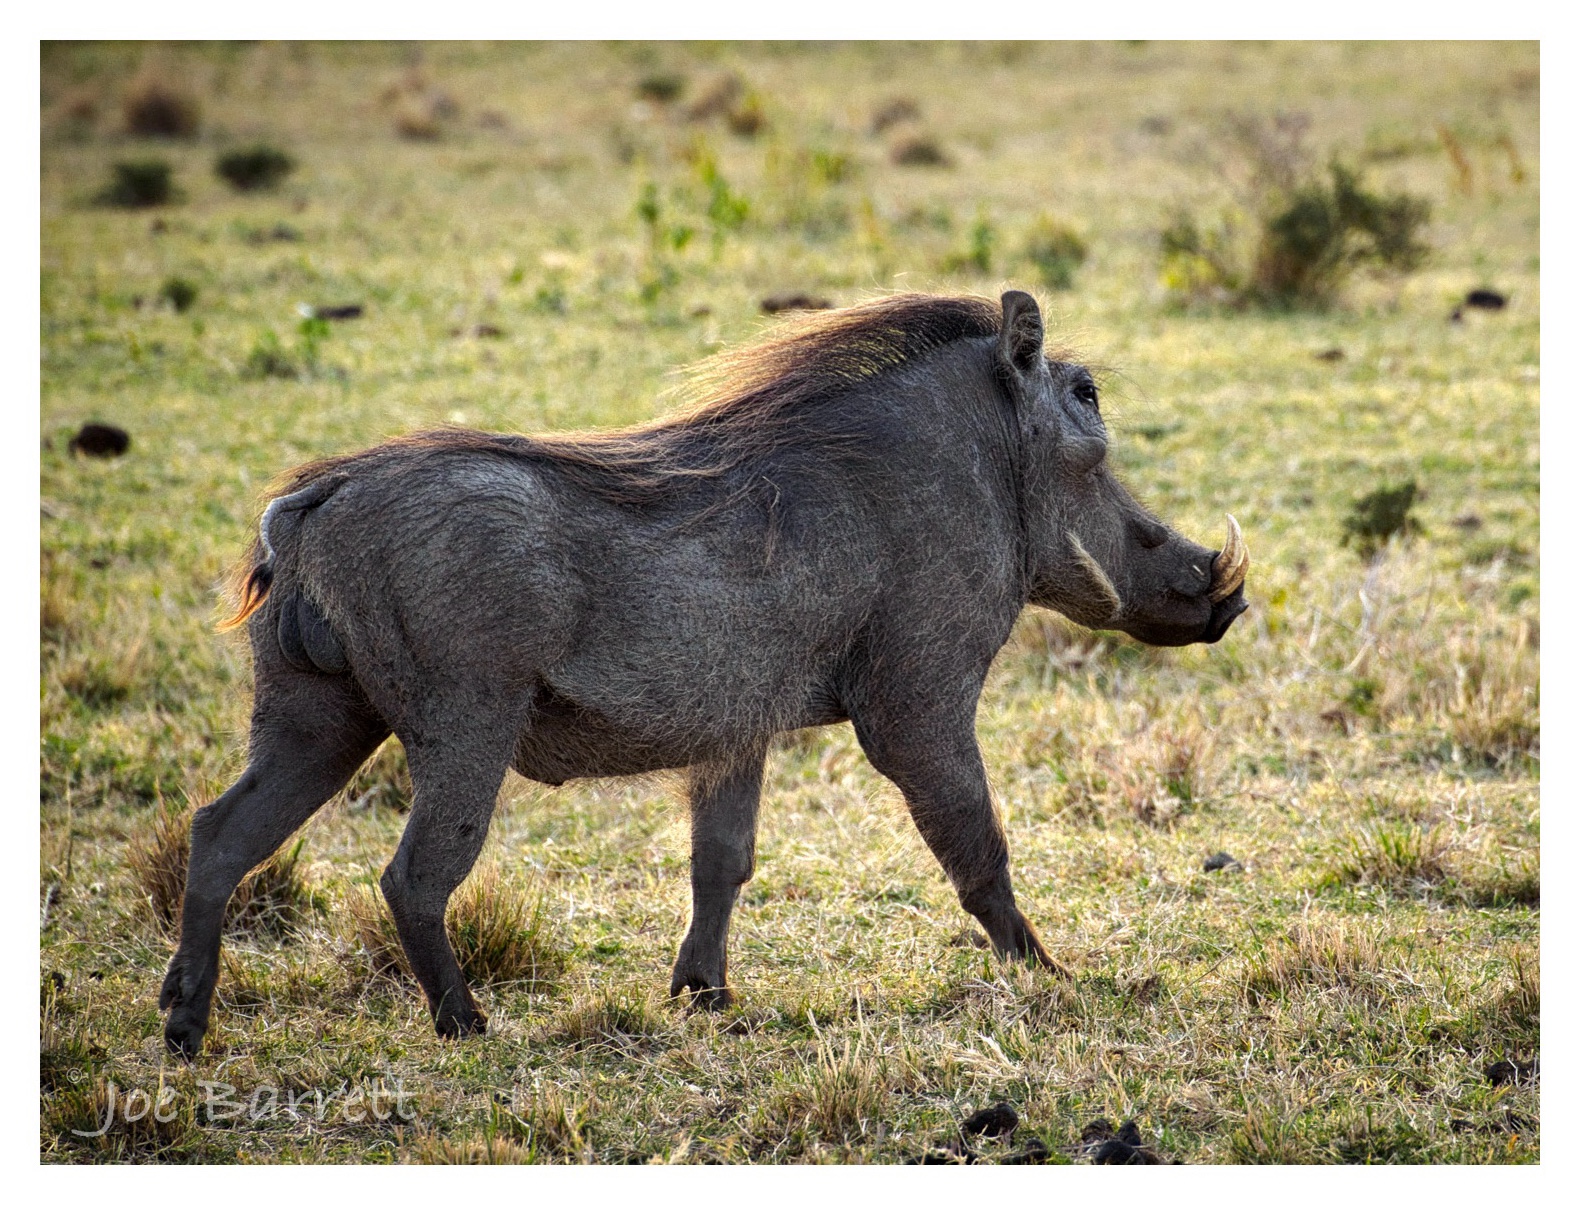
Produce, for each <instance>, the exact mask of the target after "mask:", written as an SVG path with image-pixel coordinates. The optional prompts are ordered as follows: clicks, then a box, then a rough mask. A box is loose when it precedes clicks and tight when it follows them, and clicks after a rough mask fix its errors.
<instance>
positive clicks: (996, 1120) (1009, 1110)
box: [960, 1100, 1020, 1138]
mask: <svg viewBox="0 0 1580 1205" xmlns="http://www.w3.org/2000/svg"><path fill="white" fill-rule="evenodd" d="M1019 1124H1020V1114H1019V1113H1017V1112H1015V1106H1014V1105H1012V1104H1010V1103H1009V1101H1007V1100H1001V1101H997V1102H996V1103H994V1104H992V1105H989V1106H988V1107H987V1108H985V1109H978V1110H977V1111H976V1112H975V1113H973V1114H971V1116H970V1117H967V1118H966V1119H965V1120H964V1121H963V1122H961V1123H960V1132H961V1134H963V1135H964V1136H965V1137H967V1138H973V1137H976V1136H978V1135H980V1136H981V1137H983V1138H1001V1137H1003V1136H1004V1135H1005V1134H1009V1133H1012V1132H1013V1131H1014V1129H1015V1127H1016V1126H1018V1125H1019Z"/></svg>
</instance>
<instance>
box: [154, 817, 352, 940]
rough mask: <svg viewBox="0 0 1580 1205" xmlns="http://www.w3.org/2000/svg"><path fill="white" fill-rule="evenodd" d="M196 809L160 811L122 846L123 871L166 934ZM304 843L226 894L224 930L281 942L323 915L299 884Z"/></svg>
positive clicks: (175, 910)
mask: <svg viewBox="0 0 1580 1205" xmlns="http://www.w3.org/2000/svg"><path fill="white" fill-rule="evenodd" d="M194 810H195V809H193V808H186V809H185V810H182V811H176V810H173V809H170V808H161V809H160V810H159V812H158V814H157V815H156V816H155V817H154V821H153V824H152V825H151V826H150V827H149V828H148V829H147V830H145V831H144V832H143V833H142V834H140V835H139V836H137V837H134V838H133V839H132V840H131V841H130V842H128V844H127V848H126V868H127V870H129V871H130V872H131V875H132V878H133V879H134V880H135V881H136V883H137V886H138V890H139V893H140V895H141V896H142V898H143V899H144V900H145V901H147V903H148V906H149V909H150V911H151V913H152V915H153V919H154V922H155V924H156V925H158V927H159V928H160V930H161V931H163V932H165V933H167V934H169V933H175V932H177V931H178V930H179V928H180V925H181V901H182V899H183V897H184V896H185V895H186V885H187V860H188V858H189V856H190V854H191V850H192V845H191V828H192V814H193V811H194ZM303 844H304V842H303V840H302V839H301V838H298V839H297V841H296V842H295V843H294V844H293V845H291V846H289V847H288V848H286V849H283V850H281V851H280V852H279V853H276V854H275V855H274V856H273V857H271V858H269V859H268V861H266V862H264V863H263V865H261V866H259V867H258V868H257V869H255V870H254V871H253V872H252V873H251V874H249V875H248V876H247V877H246V878H245V879H243V880H242V882H241V885H240V886H239V887H237V888H236V890H235V891H234V892H233V893H232V894H231V897H230V902H229V903H228V904H227V905H226V907H225V927H226V929H227V930H228V931H230V932H232V933H245V934H249V935H254V936H260V935H261V936H267V937H274V938H281V937H285V936H287V935H289V934H290V933H292V932H294V931H295V930H296V929H298V928H299V927H300V926H301V925H302V924H303V923H304V922H305V921H306V920H307V919H308V918H310V917H311V916H312V915H314V914H316V913H322V912H324V911H325V910H326V904H325V902H324V900H323V897H322V896H320V895H319V894H318V893H317V892H316V891H314V890H313V889H312V888H311V887H309V886H308V884H307V882H306V881H305V880H304V879H303V877H302V873H301V868H300V863H301V857H302V848H303Z"/></svg>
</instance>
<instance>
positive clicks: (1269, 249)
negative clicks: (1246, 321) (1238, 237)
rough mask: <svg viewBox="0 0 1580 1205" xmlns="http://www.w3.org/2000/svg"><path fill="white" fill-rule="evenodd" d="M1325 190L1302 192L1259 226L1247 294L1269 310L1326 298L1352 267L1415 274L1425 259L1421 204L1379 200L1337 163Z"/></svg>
mask: <svg viewBox="0 0 1580 1205" xmlns="http://www.w3.org/2000/svg"><path fill="white" fill-rule="evenodd" d="M1328 174H1329V182H1328V183H1327V184H1326V185H1324V184H1323V183H1321V182H1320V181H1316V180H1312V181H1308V182H1307V183H1305V184H1302V185H1300V186H1299V187H1298V188H1296V189H1294V190H1293V192H1292V193H1291V194H1290V195H1289V196H1287V197H1285V198H1283V199H1282V200H1281V202H1280V203H1279V204H1278V205H1276V206H1275V207H1273V208H1272V210H1271V212H1269V213H1267V214H1265V215H1264V216H1263V218H1262V229H1261V239H1260V243H1259V245H1258V247H1257V253H1256V262H1255V266H1254V268H1253V269H1252V272H1251V288H1252V290H1253V291H1254V293H1255V294H1256V295H1257V296H1258V297H1259V298H1260V299H1261V300H1263V301H1267V302H1274V303H1278V302H1312V301H1323V300H1326V299H1327V298H1329V297H1331V296H1332V295H1333V294H1334V293H1335V292H1336V291H1337V289H1338V288H1339V286H1340V285H1342V284H1343V283H1344V280H1345V278H1346V277H1347V276H1348V275H1349V273H1350V272H1351V271H1352V270H1353V269H1354V268H1355V267H1357V266H1359V265H1362V264H1376V265H1378V266H1380V267H1383V268H1389V269H1393V270H1394V271H1398V272H1410V271H1414V270H1415V269H1416V268H1418V267H1419V266H1420V265H1421V262H1422V261H1423V260H1424V259H1425V258H1426V246H1425V244H1423V243H1422V242H1421V241H1420V240H1419V237H1418V235H1419V232H1420V229H1421V227H1422V226H1424V225H1425V224H1426V221H1427V219H1428V218H1429V217H1430V216H1431V205H1430V203H1429V202H1427V201H1426V200H1424V199H1423V198H1420V197H1413V196H1410V195H1408V194H1404V193H1399V194H1396V195H1393V196H1382V195H1380V194H1377V193H1370V192H1367V191H1366V190H1365V189H1363V188H1362V187H1361V183H1360V177H1359V176H1358V175H1357V173H1355V172H1353V171H1351V170H1350V169H1348V168H1346V167H1344V166H1343V165H1342V164H1339V163H1332V164H1330V165H1329V167H1328Z"/></svg>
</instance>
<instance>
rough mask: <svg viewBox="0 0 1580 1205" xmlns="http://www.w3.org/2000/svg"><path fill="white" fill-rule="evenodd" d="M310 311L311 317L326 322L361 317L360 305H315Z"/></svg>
mask: <svg viewBox="0 0 1580 1205" xmlns="http://www.w3.org/2000/svg"><path fill="white" fill-rule="evenodd" d="M312 311H313V313H312V317H314V318H322V319H324V320H325V321H326V322H344V321H345V320H346V319H347V318H360V317H362V307H361V306H360V305H315V306H313V307H312Z"/></svg>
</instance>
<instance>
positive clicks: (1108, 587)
mask: <svg viewBox="0 0 1580 1205" xmlns="http://www.w3.org/2000/svg"><path fill="white" fill-rule="evenodd" d="M1064 535H1065V538H1066V539H1067V540H1069V541H1070V549H1071V551H1073V552H1074V553H1075V559H1076V562H1077V563H1078V564H1079V565H1080V566H1081V568H1083V569H1085V570H1086V575H1087V576H1088V577H1090V578H1091V579H1092V585H1093V586H1095V587H1096V588H1097V592H1098V593H1099V594H1100V595H1101V596H1102V597H1103V600H1104V601H1105V602H1107V603H1108V607H1109V611H1108V615H1107V616H1105V618H1107V619H1112V618H1114V616H1116V615H1118V614H1119V612H1120V611H1121V610H1122V609H1123V607H1122V604H1121V603H1120V601H1119V591H1118V590H1115V589H1114V583H1113V582H1111V581H1109V580H1108V574H1106V573H1104V572H1103V567H1102V566H1101V565H1099V564H1098V563H1097V561H1096V560H1095V559H1094V558H1093V556H1092V554H1091V553H1089V552H1087V551H1086V545H1085V544H1083V543H1081V537H1080V536H1078V535H1076V534H1075V533H1074V532H1073V531H1067V532H1065V533H1064ZM1088 626H1090V625H1088Z"/></svg>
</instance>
